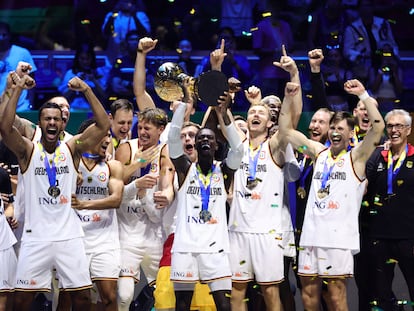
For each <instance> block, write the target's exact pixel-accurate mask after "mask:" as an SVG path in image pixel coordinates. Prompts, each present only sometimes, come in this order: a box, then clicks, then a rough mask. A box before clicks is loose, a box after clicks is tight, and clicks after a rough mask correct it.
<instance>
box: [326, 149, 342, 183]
mask: <svg viewBox="0 0 414 311" xmlns="http://www.w3.org/2000/svg"><path fill="white" fill-rule="evenodd" d="M345 153H346V150H342V151H341V152H340V153H339V154H338V156H337V157H336V158H335V159H334V158H333V157H332V153H331V150H329V151H328V156H327V157H326V161H325V164H324V166H323V173H322V185H321V188H322V189H325V188H326V183H327V182H328V179H329V175H331V173H332V170H333V168H334V166H335V164H336V162H338V161H339V160H340V159H341V158H342V156H343V155H344V154H345ZM328 162H329V163H328ZM328 164H329V168H328Z"/></svg>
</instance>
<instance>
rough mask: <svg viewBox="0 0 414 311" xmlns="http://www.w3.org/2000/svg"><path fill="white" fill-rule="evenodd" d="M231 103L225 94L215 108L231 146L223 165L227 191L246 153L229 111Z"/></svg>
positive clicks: (227, 94)
mask: <svg viewBox="0 0 414 311" xmlns="http://www.w3.org/2000/svg"><path fill="white" fill-rule="evenodd" d="M230 102H231V98H230V95H229V93H227V92H225V93H224V94H223V95H222V96H220V98H219V99H218V103H219V105H218V106H217V107H216V108H215V110H216V114H217V118H218V121H219V124H220V126H221V128H222V132H223V135H224V136H225V137H226V139H227V142H228V143H229V146H230V149H229V152H228V154H227V157H226V158H225V159H224V161H223V165H222V170H223V173H224V174H225V175H226V176H227V178H226V180H225V181H224V184H225V186H226V190H227V191H228V190H229V189H230V185H231V182H232V180H233V176H234V172H235V170H237V169H238V168H239V167H240V164H241V161H242V158H243V151H244V149H243V142H242V139H241V137H240V134H239V132H238V130H237V127H236V125H235V124H234V118H233V115H232V114H231V111H230V109H228V106H229V103H230Z"/></svg>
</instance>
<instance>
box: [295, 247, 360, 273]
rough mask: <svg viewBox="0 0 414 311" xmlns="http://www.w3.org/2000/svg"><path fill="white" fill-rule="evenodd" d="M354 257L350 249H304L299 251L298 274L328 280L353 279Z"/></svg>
mask: <svg viewBox="0 0 414 311" xmlns="http://www.w3.org/2000/svg"><path fill="white" fill-rule="evenodd" d="M353 273H354V256H352V252H351V250H349V249H341V248H324V247H303V248H302V249H300V251H299V264H298V274H299V275H301V276H319V277H327V278H336V277H352V275H353Z"/></svg>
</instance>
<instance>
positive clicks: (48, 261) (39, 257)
mask: <svg viewBox="0 0 414 311" xmlns="http://www.w3.org/2000/svg"><path fill="white" fill-rule="evenodd" d="M53 268H55V269H56V272H57V275H58V277H59V284H61V286H62V288H64V289H69V290H74V289H82V288H90V287H92V282H91V278H90V276H89V265H88V260H87V258H86V254H85V248H84V245H83V238H76V239H70V240H65V241H54V242H45V241H42V242H24V241H23V242H22V245H21V248H20V255H19V258H18V263H17V272H16V289H22V290H25V289H27V290H31V291H33V290H36V291H50V285H51V283H52V269H53Z"/></svg>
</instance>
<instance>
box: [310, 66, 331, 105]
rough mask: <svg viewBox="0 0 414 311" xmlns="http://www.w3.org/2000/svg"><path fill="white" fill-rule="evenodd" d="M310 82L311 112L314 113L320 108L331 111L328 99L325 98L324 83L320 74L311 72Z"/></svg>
mask: <svg viewBox="0 0 414 311" xmlns="http://www.w3.org/2000/svg"><path fill="white" fill-rule="evenodd" d="M310 82H311V92H312V110H313V111H316V110H318V109H320V108H328V109H330V110H331V108H330V106H329V103H328V99H327V98H326V91H325V81H324V79H323V77H322V73H320V72H319V73H313V72H311V76H310Z"/></svg>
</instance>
